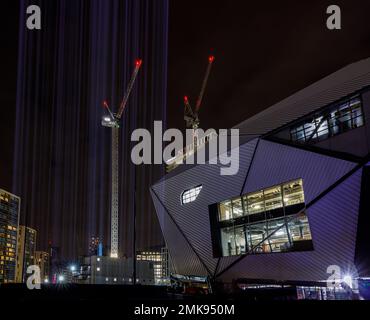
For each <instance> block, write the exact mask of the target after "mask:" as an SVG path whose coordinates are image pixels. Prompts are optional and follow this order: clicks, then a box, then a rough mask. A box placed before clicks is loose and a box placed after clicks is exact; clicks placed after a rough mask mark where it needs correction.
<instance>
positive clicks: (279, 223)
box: [268, 219, 291, 252]
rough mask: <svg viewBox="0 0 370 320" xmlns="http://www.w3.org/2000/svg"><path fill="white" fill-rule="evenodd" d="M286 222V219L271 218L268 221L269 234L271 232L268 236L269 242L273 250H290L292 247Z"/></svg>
mask: <svg viewBox="0 0 370 320" xmlns="http://www.w3.org/2000/svg"><path fill="white" fill-rule="evenodd" d="M284 224H285V220H284V219H277V220H271V221H269V222H268V226H269V234H271V236H270V237H269V238H268V242H269V245H270V250H271V252H283V251H289V249H290V247H291V242H290V239H289V235H288V230H287V227H286V225H284ZM275 230H276V231H275ZM274 231H275V232H274Z"/></svg>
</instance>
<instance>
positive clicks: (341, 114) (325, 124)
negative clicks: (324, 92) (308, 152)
mask: <svg viewBox="0 0 370 320" xmlns="http://www.w3.org/2000/svg"><path fill="white" fill-rule="evenodd" d="M363 125H364V117H363V112H362V103H361V99H360V98H359V97H354V98H351V99H348V100H346V101H344V102H343V103H341V104H339V105H335V106H330V107H329V108H326V109H325V110H324V111H322V112H321V113H320V114H316V115H315V116H313V117H312V118H308V119H307V120H306V121H304V122H303V123H301V124H299V125H298V126H295V127H293V128H291V130H290V134H291V140H292V141H296V142H301V143H310V142H317V141H322V140H325V139H327V138H329V137H331V136H335V135H337V134H340V133H342V132H346V131H349V130H352V129H355V128H358V127H361V126H363Z"/></svg>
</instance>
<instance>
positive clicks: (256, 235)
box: [248, 222, 268, 253]
mask: <svg viewBox="0 0 370 320" xmlns="http://www.w3.org/2000/svg"><path fill="white" fill-rule="evenodd" d="M248 233H249V237H250V245H251V248H252V249H253V252H255V253H264V252H268V248H267V247H266V246H264V245H263V240H264V239H265V238H266V235H267V224H266V222H263V223H254V224H251V225H249V227H248Z"/></svg>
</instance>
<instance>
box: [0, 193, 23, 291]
mask: <svg viewBox="0 0 370 320" xmlns="http://www.w3.org/2000/svg"><path fill="white" fill-rule="evenodd" d="M20 205H21V200H20V198H19V197H17V196H15V195H13V194H11V193H9V192H7V191H5V190H3V189H0V284H2V283H13V282H15V276H16V260H17V232H18V226H19V211H20Z"/></svg>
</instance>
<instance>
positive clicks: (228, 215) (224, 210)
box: [218, 200, 232, 221]
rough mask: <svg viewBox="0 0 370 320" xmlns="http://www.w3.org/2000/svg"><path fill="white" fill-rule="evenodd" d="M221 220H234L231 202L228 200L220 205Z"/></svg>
mask: <svg viewBox="0 0 370 320" xmlns="http://www.w3.org/2000/svg"><path fill="white" fill-rule="evenodd" d="M218 212H219V220H220V221H225V220H230V219H232V208H231V201H230V200H226V201H224V202H221V203H220V204H219V210H218Z"/></svg>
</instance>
